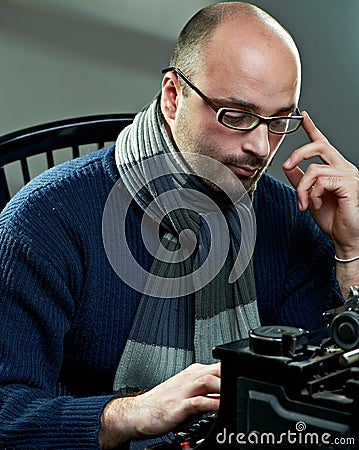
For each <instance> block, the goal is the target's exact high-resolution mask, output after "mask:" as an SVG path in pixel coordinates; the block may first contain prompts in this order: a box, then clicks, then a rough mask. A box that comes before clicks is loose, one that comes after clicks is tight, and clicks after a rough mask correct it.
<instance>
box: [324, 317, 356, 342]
mask: <svg viewBox="0 0 359 450" xmlns="http://www.w3.org/2000/svg"><path fill="white" fill-rule="evenodd" d="M330 331H331V333H332V337H333V339H334V342H335V343H336V344H337V345H338V347H340V348H342V349H343V350H354V349H355V348H358V347H359V314H358V313H357V312H355V311H344V312H342V313H341V314H338V315H337V316H335V317H334V319H333V320H332V322H331V324H330Z"/></svg>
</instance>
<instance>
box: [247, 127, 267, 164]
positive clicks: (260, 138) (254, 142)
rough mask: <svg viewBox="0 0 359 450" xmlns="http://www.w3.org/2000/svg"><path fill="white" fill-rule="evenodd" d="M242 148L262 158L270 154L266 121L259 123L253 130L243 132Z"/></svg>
mask: <svg viewBox="0 0 359 450" xmlns="http://www.w3.org/2000/svg"><path fill="white" fill-rule="evenodd" d="M245 134H246V136H245V139H244V141H243V142H244V144H243V150H244V151H245V152H250V153H253V154H254V155H255V156H256V157H257V158H259V159H264V158H267V157H268V156H269V154H270V142H269V131H268V126H267V124H266V123H261V124H259V125H258V126H257V127H256V128H254V129H253V130H250V131H247V132H245Z"/></svg>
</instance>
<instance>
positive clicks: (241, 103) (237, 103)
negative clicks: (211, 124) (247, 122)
mask: <svg viewBox="0 0 359 450" xmlns="http://www.w3.org/2000/svg"><path fill="white" fill-rule="evenodd" d="M210 100H211V101H212V102H213V103H214V104H216V105H226V106H227V107H229V108H235V109H237V108H245V109H248V110H249V111H252V112H254V113H257V114H259V112H260V110H261V107H260V106H259V105H257V104H255V103H251V102H246V101H245V100H239V99H236V98H233V97H223V98H217V99H214V98H210ZM221 107H223V106H221ZM296 107H297V105H295V104H291V105H290V106H284V107H283V108H280V109H279V110H278V111H276V112H274V113H273V114H271V116H276V115H278V114H280V113H283V112H291V111H295V109H296Z"/></svg>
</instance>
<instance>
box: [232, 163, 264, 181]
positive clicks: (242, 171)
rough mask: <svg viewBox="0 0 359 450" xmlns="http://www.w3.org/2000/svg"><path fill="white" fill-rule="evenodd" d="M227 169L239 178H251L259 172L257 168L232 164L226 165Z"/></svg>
mask: <svg viewBox="0 0 359 450" xmlns="http://www.w3.org/2000/svg"><path fill="white" fill-rule="evenodd" d="M228 168H229V169H231V170H232V172H234V173H235V174H236V175H237V176H239V177H240V178H252V177H254V176H255V175H256V174H257V172H258V170H259V167H251V166H235V165H234V164H228Z"/></svg>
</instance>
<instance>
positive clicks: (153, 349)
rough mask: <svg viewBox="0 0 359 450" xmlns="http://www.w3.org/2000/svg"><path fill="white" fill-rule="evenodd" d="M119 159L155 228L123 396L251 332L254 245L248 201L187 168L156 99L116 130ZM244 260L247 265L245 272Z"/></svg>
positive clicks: (122, 373) (122, 366)
mask: <svg viewBox="0 0 359 450" xmlns="http://www.w3.org/2000/svg"><path fill="white" fill-rule="evenodd" d="M159 155H162V156H163V155H165V158H159V157H158V156H159ZM153 157H154V158H155V164H154V165H151V164H149V163H151V162H152V159H151V158H153ZM156 157H157V159H156ZM116 162H117V165H118V169H119V172H120V176H121V180H122V181H123V183H124V185H125V186H126V188H127V190H128V191H129V193H130V195H131V197H132V198H134V199H135V201H136V202H137V203H138V204H139V206H140V207H141V208H142V210H143V211H144V216H146V215H148V216H150V221H152V222H154V223H156V224H157V226H158V234H159V236H158V237H157V239H158V249H157V251H156V252H155V254H154V260H153V263H152V266H151V269H150V272H149V274H148V280H147V283H146V286H145V289H144V291H143V292H144V293H143V294H142V297H141V300H140V303H139V306H138V309H137V312H136V316H135V319H134V322H133V325H132V328H131V332H130V335H129V339H128V341H127V343H126V346H125V349H124V352H123V354H122V357H121V359H120V362H119V366H118V369H117V373H116V376H115V381H114V391H115V392H118V393H121V394H128V393H130V392H132V391H137V390H142V389H148V388H151V387H153V386H155V385H157V384H159V383H161V382H162V381H164V380H165V379H167V378H169V377H171V376H173V375H174V374H176V373H177V372H179V371H180V370H182V369H184V368H185V367H187V366H188V365H189V364H191V363H192V362H195V361H196V362H202V363H211V362H213V358H212V354H211V353H212V348H213V346H215V345H219V344H223V343H224V342H230V341H233V340H237V339H240V338H243V337H247V336H248V331H249V329H251V328H255V327H258V326H259V325H260V322H259V316H258V311H257V301H256V293H255V284H254V273H253V263H252V260H251V254H252V250H253V247H254V245H252V246H251V245H249V244H248V242H247V240H246V239H247V235H246V233H245V229H244V228H245V227H244V228H243V227H242V226H241V224H242V221H241V220H240V219H241V218H242V214H243V216H244V217H245V219H243V220H244V221H243V223H244V224H246V223H247V222H248V223H249V224H250V226H251V227H252V228H251V229H252V231H253V228H254V226H253V224H252V223H251V220H252V219H253V217H252V216H251V215H250V209H249V208H248V206H246V205H245V204H244V202H242V201H238V202H237V203H236V204H235V205H234V204H232V203H228V201H226V202H222V200H223V198H222V197H220V196H219V194H217V193H215V192H214V191H213V189H211V190H210V189H209V187H208V186H207V185H205V184H204V183H203V182H199V181H198V179H196V180H194V179H193V177H192V176H191V175H189V169H188V165H187V164H186V162H185V161H184V159H183V155H181V154H180V153H179V152H178V151H177V150H176V149H175V148H174V147H173V145H172V143H171V142H170V140H169V137H168V134H167V132H166V129H165V126H164V121H163V117H162V114H161V111H160V106H159V97H157V98H156V99H155V100H154V101H153V102H152V103H151V104H150V105H149V106H148V107H147V108H146V109H144V110H143V111H142V112H141V113H139V114H138V115H137V116H136V118H135V120H134V122H133V124H132V125H131V126H129V127H128V128H126V129H125V130H123V131H122V132H121V133H120V135H119V137H118V139H117V142H116ZM217 164H218V163H217ZM133 169H134V170H133ZM227 170H228V169H227ZM196 172H197V171H196ZM162 174H165V176H162ZM232 176H233V174H232ZM236 182H237V183H238V181H237V180H236ZM197 193H198V195H197ZM216 197H218V200H217V199H216ZM221 203H223V204H222V207H220V208H219V207H218V204H219V205H221ZM223 205H224V206H225V207H223ZM238 214H240V216H239V215H238ZM248 217H249V220H248ZM246 221H247V222H246ZM245 226H246V225H245ZM226 227H227V228H228V236H229V237H228V240H227V241H226V240H225V238H224V231H225V228H226ZM212 233H213V235H212ZM151 236H152V235H151ZM153 239H154V240H156V237H155V236H154V237H153ZM254 239H255V238H254ZM242 241H243V242H242ZM241 244H243V245H241ZM244 244H245V245H244ZM247 244H248V245H247ZM223 254H224V257H223ZM241 258H242V259H241ZM243 258H244V259H243ZM246 258H247V259H246ZM238 261H239V264H238ZM243 261H247V263H246V266H247V267H246V268H245V270H243V271H242V272H243V273H241V272H238V270H239V269H238V267H239V266H240V265H241V262H243ZM248 262H249V263H248ZM243 264H244V263H243ZM233 268H235V269H233ZM201 269H202V270H201ZM236 274H239V275H238V276H235V275H236ZM231 277H232V280H231ZM232 281H233V282H232Z"/></svg>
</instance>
